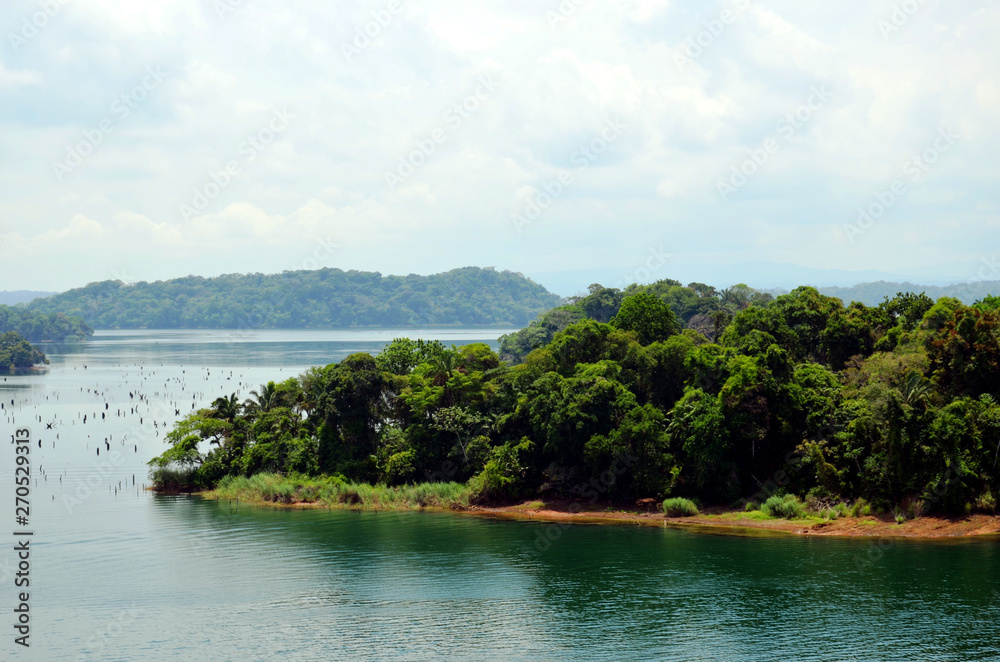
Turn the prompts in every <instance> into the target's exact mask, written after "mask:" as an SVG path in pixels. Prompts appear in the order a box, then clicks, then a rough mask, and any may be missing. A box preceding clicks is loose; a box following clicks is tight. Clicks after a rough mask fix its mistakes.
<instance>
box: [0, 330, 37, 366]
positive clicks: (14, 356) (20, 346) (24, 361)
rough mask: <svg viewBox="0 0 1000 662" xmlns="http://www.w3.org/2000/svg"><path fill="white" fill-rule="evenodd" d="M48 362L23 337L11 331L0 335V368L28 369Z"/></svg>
mask: <svg viewBox="0 0 1000 662" xmlns="http://www.w3.org/2000/svg"><path fill="white" fill-rule="evenodd" d="M48 362H49V360H48V359H47V358H45V354H43V353H42V352H41V351H40V350H38V349H37V348H36V347H32V346H31V344H30V343H29V342H28V341H27V340H25V339H24V337H22V336H20V335H19V334H17V333H15V332H13V331H8V332H6V333H0V368H5V369H8V370H13V369H15V368H30V367H32V366H35V365H40V364H47V363H48Z"/></svg>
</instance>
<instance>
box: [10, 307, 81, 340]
mask: <svg viewBox="0 0 1000 662" xmlns="http://www.w3.org/2000/svg"><path fill="white" fill-rule="evenodd" d="M8 331H13V332H15V333H17V334H19V335H21V336H23V337H24V338H25V339H26V340H28V341H30V342H46V341H50V342H64V341H67V340H84V339H86V338H87V337H88V336H91V335H93V333H94V330H93V329H92V328H90V327H89V326H88V325H87V324H86V323H85V322H84V321H83V320H82V319H80V318H79V317H75V316H67V315H65V314H63V313H61V312H52V313H44V312H40V311H37V310H29V309H27V308H25V307H24V306H3V305H0V333H6V332H8Z"/></svg>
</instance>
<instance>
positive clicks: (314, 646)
mask: <svg viewBox="0 0 1000 662" xmlns="http://www.w3.org/2000/svg"><path fill="white" fill-rule="evenodd" d="M405 333H406V334H407V335H411V336H415V335H421V336H423V337H442V339H444V340H445V341H446V342H447V343H451V342H456V343H459V342H471V341H475V340H480V339H482V340H487V341H495V339H496V337H497V336H498V335H499V333H500V331H489V330H486V331H484V330H473V331H462V330H450V331H448V332H447V333H448V337H443V336H444V334H442V332H441V331H440V330H434V331H428V332H413V331H407V332H405ZM366 334H371V335H366ZM403 334H404V332H397V333H395V334H394V333H392V332H370V331H362V332H355V331H350V332H312V331H305V332H285V331H275V332H257V333H256V334H255V336H253V337H243V338H240V337H235V336H230V335H228V334H226V333H225V332H190V331H182V332H162V331H149V332H145V331H141V332H134V331H130V332H116V333H102V334H100V335H99V336H97V337H95V338H94V339H93V340H91V341H90V342H88V343H85V344H82V345H72V346H70V345H67V346H51V347H47V348H46V349H47V353H49V355H50V358H51V360H52V365H51V367H50V369H49V370H48V371H47V372H44V373H41V374H33V375H18V376H7V377H6V381H0V401H2V402H3V403H4V409H3V410H2V411H0V421H2V422H3V434H4V435H7V434H12V433H13V431H14V428H15V426H16V427H18V428H20V427H25V426H27V427H30V429H31V432H32V440H33V441H32V455H31V459H32V467H33V471H34V473H33V478H32V482H33V486H32V489H33V492H32V497H31V500H32V514H31V526H30V528H31V529H32V530H33V532H34V537H33V542H32V543H31V547H32V557H31V563H32V566H31V573H32V574H31V587H30V588H31V619H32V620H31V625H32V631H31V640H30V641H31V644H32V645H31V648H30V649H27V650H25V649H22V648H21V647H19V646H15V645H14V644H13V638H14V636H15V634H14V633H13V630H12V629H11V628H10V625H9V624H5V627H4V635H3V637H2V638H0V659H17V660H21V659H27V660H74V659H97V660H265V659H276V658H277V659H287V660H320V659H324V660H325V659H345V660H347V659H350V660H365V659H388V658H392V659H428V660H429V659H455V660H468V659H475V660H480V659H504V660H506V659H525V660H528V659H530V660H539V659H543V660H568V659H606V660H631V659H658V660H989V659H1000V644H998V642H1000V637H998V636H997V634H996V623H998V622H1000V544H998V543H997V542H994V541H971V542H970V541H962V542H951V543H928V542H913V541H894V542H890V541H885V542H883V543H882V544H875V542H873V541H867V540H836V539H816V538H797V537H788V538H784V537H782V538H737V537H724V536H711V535H701V534H694V533H688V532H684V531H677V530H671V529H657V528H641V527H629V526H564V525H556V524H542V523H535V522H511V521H492V520H489V519H480V518H475V517H468V516H461V515H453V514H447V513H419V512H405V513H377V514H376V513H355V512H350V511H347V512H345V511H336V510H334V511H324V510H312V511H287V510H277V509H268V508H254V507H247V506H246V505H245V504H241V505H239V506H237V505H236V504H235V503H228V502H214V501H203V500H200V499H197V498H188V497H171V496H154V495H151V494H150V493H148V492H146V491H144V490H143V489H142V484H143V482H144V481H145V480H146V467H145V462H146V461H147V460H148V459H149V458H150V457H152V456H154V455H156V454H158V453H160V452H162V450H163V449H164V444H163V436H164V434H165V431H166V429H169V428H167V427H165V424H166V425H169V424H170V423H171V422H172V421H173V420H175V419H176V418H177V417H178V415H177V414H176V413H175V412H177V411H179V412H180V414H181V415H182V414H186V413H187V412H188V411H190V409H191V407H192V405H196V406H203V405H205V404H206V403H207V402H208V401H210V400H211V399H214V398H215V397H217V396H219V395H223V394H228V393H230V392H237V393H238V394H239V395H240V397H246V395H247V392H248V390H249V389H251V388H257V387H258V386H259V384H260V383H261V382H263V381H266V380H267V379H275V378H283V377H285V376H291V375H295V374H298V373H299V372H301V371H302V370H303V369H304V368H305V367H307V366H308V365H313V364H325V363H328V362H331V361H334V360H338V359H340V358H343V357H344V356H346V355H348V354H350V353H352V352H354V351H376V350H377V348H378V347H379V346H381V344H382V343H384V342H385V341H387V340H388V339H390V338H392V337H394V335H403ZM493 344H494V346H495V342H494V343H493ZM83 366H86V368H84V367H83ZM140 367H141V369H140ZM230 371H231V372H232V374H230ZM81 389H82V390H81ZM87 389H90V390H91V392H90V393H88V392H87ZM130 392H131V393H132V397H131V398H130V396H129V393H130ZM139 393H141V394H142V395H143V400H142V401H141V403H139V404H138V405H137V397H138V396H137V394H139ZM12 399H13V400H14V405H11V404H10V402H11V400H12ZM105 402H107V406H108V408H107V409H104V407H105ZM136 406H138V411H136V412H135V413H132V408H133V407H136ZM102 411H103V412H104V413H105V418H103V419H102V418H101V416H100V414H101V412H102ZM120 411H123V412H126V413H124V414H122V415H118V413H119V412H120ZM111 414H114V415H111ZM83 415H87V422H86V423H83ZM38 417H41V422H39V418H38ZM140 417H141V418H142V423H141V424H140V423H139V418H140ZM12 419H13V420H12ZM154 420H155V421H156V425H157V427H155V428H154V427H152V423H151V421H154ZM49 422H52V423H53V429H52V430H48V429H46V427H45V423H49ZM56 435H59V437H58V439H57V438H56ZM105 438H108V442H107V445H105V442H104V440H105ZM38 440H41V441H42V446H41V448H39V447H38V444H37V442H38ZM53 444H54V446H53ZM3 445H4V446H5V447H6V448H7V450H5V451H3V452H2V454H0V458H2V460H0V462H2V464H0V466H2V468H3V471H2V482H0V503H6V504H8V505H7V506H6V507H5V508H6V509H9V511H10V512H9V513H6V512H0V516H3V517H12V516H13V507H12V503H13V490H14V486H13V479H12V471H11V466H12V464H13V462H12V459H13V457H14V454H13V447H12V446H8V445H7V444H6V443H4V444H3ZM109 447H110V450H108V449H109ZM98 448H100V450H101V455H100V456H98V455H97V453H96V451H97V449H98ZM133 476H134V478H135V484H134V485H133V484H132V480H133ZM60 479H61V482H60ZM119 485H120V487H119ZM8 521H9V520H8ZM5 528H7V527H5ZM0 535H2V536H3V538H4V540H0V549H4V550H10V549H11V547H12V544H8V542H11V543H12V542H13V538H12V537H10V535H9V532H5V533H0ZM14 561H15V559H14V555H13V553H12V552H11V551H4V552H0V578H2V583H0V586H3V588H2V589H0V600H2V607H3V609H4V610H5V611H6V613H8V614H10V611H7V610H9V609H11V608H12V605H13V602H14V589H13V586H12V572H13V571H14V566H13V564H14Z"/></svg>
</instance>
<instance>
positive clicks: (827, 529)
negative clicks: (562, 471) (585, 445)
mask: <svg viewBox="0 0 1000 662" xmlns="http://www.w3.org/2000/svg"><path fill="white" fill-rule="evenodd" d="M157 493H158V494H172V493H170V492H157ZM190 494H193V496H197V497H199V498H202V499H205V500H210V501H222V500H227V498H226V497H221V496H219V495H216V494H215V493H214V492H212V491H208V492H193V493H190ZM236 501H237V502H239V501H242V502H243V503H246V504H248V505H252V506H265V507H274V508H286V509H287V508H292V509H302V510H313V509H324V508H325V509H334V508H336V509H340V510H355V511H359V512H360V511H366V510H368V511H372V512H395V511H426V512H447V513H453V514H457V515H466V516H471V517H482V518H491V519H506V520H511V521H531V522H551V523H553V524H564V525H577V526H586V525H591V526H593V525H604V526H608V525H612V526H647V527H659V528H671V529H678V530H684V531H691V532H694V533H701V534H705V535H729V536H741V537H767V536H810V537H826V538H908V539H913V540H935V541H946V540H952V541H954V540H984V539H986V540H988V539H991V538H995V539H996V540H997V541H1000V516H998V515H984V514H973V515H967V516H956V517H918V518H916V519H911V520H906V521H905V522H903V523H902V524H897V523H896V521H895V520H894V519H892V518H891V517H890V516H876V515H869V516H862V517H839V518H837V519H833V520H830V519H822V518H820V517H807V518H802V519H794V520H785V519H759V518H754V517H752V516H750V514H749V513H745V512H742V511H727V510H725V509H710V510H708V511H706V512H705V513H702V514H699V515H696V516H693V517H667V516H666V515H665V514H664V513H662V512H652V511H645V512H643V511H630V510H615V509H612V508H611V507H610V506H606V505H605V506H603V507H602V506H600V505H596V504H595V505H588V506H586V507H581V504H580V503H578V502H573V501H553V502H548V503H545V502H540V501H530V502H524V503H520V504H514V505H506V506H463V505H460V504H453V505H451V506H420V505H415V506H414V505H402V504H384V505H382V504H380V506H379V507H371V506H366V505H362V504H357V503H332V504H330V503H325V502H322V501H296V502H290V503H282V502H276V501H268V500H264V499H250V498H247V499H243V498H238V499H236Z"/></svg>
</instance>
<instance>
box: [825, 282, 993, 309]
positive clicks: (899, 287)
mask: <svg viewBox="0 0 1000 662" xmlns="http://www.w3.org/2000/svg"><path fill="white" fill-rule="evenodd" d="M817 289H818V290H819V291H820V292H821V293H823V294H825V295H827V296H831V297H837V298H838V299H840V300H842V301H843V302H844V303H845V304H848V303H850V302H852V301H860V302H861V303H863V304H865V305H866V306H876V305H878V304H880V303H882V301H884V300H885V298H886V297H889V298H890V299H891V298H893V297H894V296H896V293H897V292H913V293H914V294H920V293H921V292H923V293H925V294H926V295H927V296H929V297H930V298H932V299H935V300H937V299H940V298H941V297H952V298H955V299H958V300H959V301H961V302H962V303H965V304H970V305H971V304H973V303H975V302H976V301H979V300H980V299H982V298H983V297H985V296H988V295H994V296H996V295H997V294H1000V281H997V280H990V281H975V282H972V283H958V284H956V285H945V286H939V285H914V284H913V283H890V282H886V281H884V280H880V281H878V282H875V283H861V284H860V285H855V286H854V287H820V288H817Z"/></svg>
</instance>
